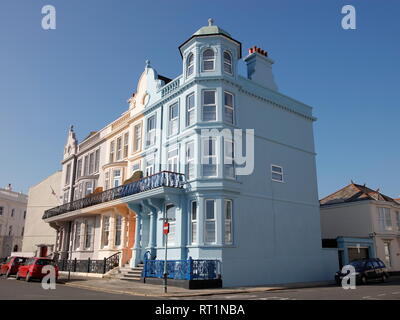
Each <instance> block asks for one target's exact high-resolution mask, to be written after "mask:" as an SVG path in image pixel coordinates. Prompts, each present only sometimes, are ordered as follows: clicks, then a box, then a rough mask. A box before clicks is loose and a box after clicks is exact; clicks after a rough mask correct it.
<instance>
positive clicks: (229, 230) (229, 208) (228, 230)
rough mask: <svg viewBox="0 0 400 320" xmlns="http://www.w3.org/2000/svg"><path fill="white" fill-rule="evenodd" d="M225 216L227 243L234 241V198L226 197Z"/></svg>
mask: <svg viewBox="0 0 400 320" xmlns="http://www.w3.org/2000/svg"><path fill="white" fill-rule="evenodd" d="M224 212H225V215H224V218H225V244H232V243H233V237H232V234H233V228H232V200H227V199H225V201H224Z"/></svg>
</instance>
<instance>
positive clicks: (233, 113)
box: [224, 91, 235, 124]
mask: <svg viewBox="0 0 400 320" xmlns="http://www.w3.org/2000/svg"><path fill="white" fill-rule="evenodd" d="M226 95H230V96H231V97H232V105H231V106H230V105H227V104H226ZM227 111H230V112H232V121H228V119H227ZM224 122H226V123H229V124H235V95H234V94H233V93H231V92H229V91H224Z"/></svg>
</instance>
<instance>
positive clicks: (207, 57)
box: [203, 49, 214, 59]
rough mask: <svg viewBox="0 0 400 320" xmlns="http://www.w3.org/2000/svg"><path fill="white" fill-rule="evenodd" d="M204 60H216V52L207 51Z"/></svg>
mask: <svg viewBox="0 0 400 320" xmlns="http://www.w3.org/2000/svg"><path fill="white" fill-rule="evenodd" d="M203 59H214V51H213V50H211V49H207V50H206V51H204V52H203Z"/></svg>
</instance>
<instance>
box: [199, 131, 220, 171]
mask: <svg viewBox="0 0 400 320" xmlns="http://www.w3.org/2000/svg"><path fill="white" fill-rule="evenodd" d="M210 140H212V141H214V153H213V154H210V152H211V151H210V143H209V141H210ZM205 143H207V147H205V146H204V144H205ZM201 148H202V155H201V156H202V166H201V168H202V176H203V177H217V176H218V166H217V163H218V155H217V154H218V151H217V138H216V137H208V138H203V139H202V140H201ZM207 151H208V152H207ZM210 162H211V163H210ZM206 166H214V167H215V169H214V172H215V174H214V175H207V174H206V173H205V171H206V170H205V167H206Z"/></svg>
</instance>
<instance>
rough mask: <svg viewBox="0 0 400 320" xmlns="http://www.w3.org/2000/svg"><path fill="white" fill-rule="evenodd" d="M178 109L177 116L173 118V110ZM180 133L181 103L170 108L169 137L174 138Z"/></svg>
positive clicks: (175, 103)
mask: <svg viewBox="0 0 400 320" xmlns="http://www.w3.org/2000/svg"><path fill="white" fill-rule="evenodd" d="M173 108H176V110H177V112H176V116H175V117H173V113H172V109H173ZM178 132H179V103H178V101H176V102H174V103H172V104H170V105H169V106H168V135H170V136H173V135H176V134H178Z"/></svg>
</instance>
